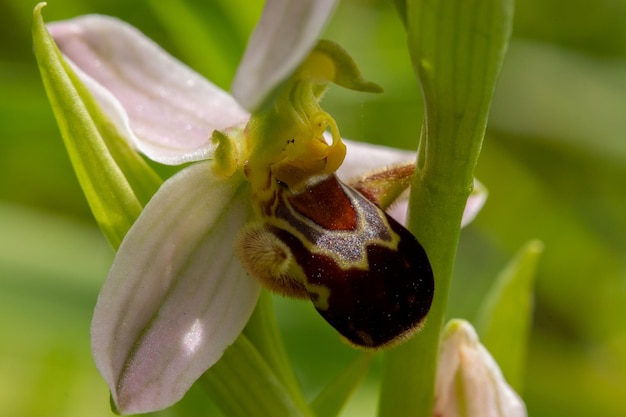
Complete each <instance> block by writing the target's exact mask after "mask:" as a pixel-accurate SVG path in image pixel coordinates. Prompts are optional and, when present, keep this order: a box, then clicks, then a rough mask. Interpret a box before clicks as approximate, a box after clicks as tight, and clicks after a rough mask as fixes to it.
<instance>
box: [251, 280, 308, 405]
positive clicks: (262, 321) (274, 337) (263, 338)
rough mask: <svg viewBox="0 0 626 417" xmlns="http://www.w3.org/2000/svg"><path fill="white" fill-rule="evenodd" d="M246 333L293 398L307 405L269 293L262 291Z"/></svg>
mask: <svg viewBox="0 0 626 417" xmlns="http://www.w3.org/2000/svg"><path fill="white" fill-rule="evenodd" d="M244 333H245V335H246V336H247V337H248V339H249V340H250V342H251V343H252V344H253V345H254V346H255V348H256V349H257V350H258V351H259V353H260V354H261V356H262V357H263V359H264V360H265V361H267V363H268V365H269V366H270V367H271V368H272V370H273V371H274V372H275V373H276V376H277V377H278V379H280V381H281V383H282V384H283V386H284V387H285V389H286V390H287V391H289V394H290V395H291V396H292V398H297V399H298V401H299V402H301V403H306V401H305V399H304V397H303V395H302V390H301V389H300V385H299V384H298V380H297V378H296V375H295V374H294V372H293V368H292V366H291V363H290V362H289V358H288V357H287V352H286V351H285V346H284V344H283V340H282V337H281V334H280V331H279V329H278V323H277V322H276V315H275V314H274V309H273V306H272V296H271V295H270V293H269V292H268V291H266V290H262V291H261V295H260V297H259V301H258V302H257V305H256V308H255V310H254V312H253V313H252V316H251V317H250V320H249V321H248V324H247V325H246V328H245V329H244Z"/></svg>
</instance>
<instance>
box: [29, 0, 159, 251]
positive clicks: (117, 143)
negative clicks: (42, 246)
mask: <svg viewBox="0 0 626 417" xmlns="http://www.w3.org/2000/svg"><path fill="white" fill-rule="evenodd" d="M43 6H45V3H40V4H38V5H37V7H36V8H35V10H34V13H33V28H32V29H33V43H34V51H35V56H36V57H37V63H38V65H39V71H40V73H41V78H42V80H43V84H44V87H45V89H46V93H47V95H48V99H49V100H50V104H51V105H52V109H53V111H54V115H55V117H56V120H57V123H58V125H59V129H60V131H61V136H62V137H63V141H64V143H65V147H66V149H67V152H68V154H69V156H70V160H71V162H72V165H73V166H74V170H75V171H76V175H77V177H78V181H79V183H80V185H81V187H82V189H83V192H84V193H85V196H86V198H87V201H88V203H89V206H90V207H91V211H92V212H93V215H94V217H95V218H96V221H97V222H98V224H99V226H100V229H101V230H102V232H103V233H104V234H105V236H106V237H107V239H108V240H109V242H110V243H111V245H112V246H113V247H114V248H117V247H118V246H119V244H120V242H121V241H122V239H123V237H124V235H125V234H126V232H127V231H128V229H129V228H130V226H131V225H132V224H133V222H134V221H135V219H136V218H137V217H138V216H139V213H140V212H141V210H142V208H143V206H144V205H145V204H146V203H147V202H148V200H149V199H150V197H151V196H152V194H154V192H156V190H157V189H158V188H159V186H160V185H161V179H160V178H159V177H158V176H157V175H156V174H155V173H154V171H153V170H152V169H151V168H150V167H149V166H148V165H147V164H146V163H145V161H144V160H143V159H141V157H140V156H139V155H138V154H137V153H136V152H135V151H134V150H133V149H131V148H130V146H129V145H128V144H127V143H126V142H125V141H124V140H123V139H122V138H121V137H120V136H119V134H118V133H117V131H116V130H115V128H114V127H113V125H112V124H111V123H110V122H109V121H108V120H107V118H106V116H105V115H104V114H103V112H102V111H101V110H100V108H99V106H98V105H97V103H96V102H95V101H94V99H93V97H92V96H91V94H90V93H89V91H88V90H87V89H86V88H85V86H84V85H83V84H82V83H81V81H80V80H79V79H78V77H77V76H76V74H75V73H74V72H73V71H72V70H71V68H70V67H69V66H68V64H67V63H66V62H65V61H64V60H63V57H62V56H61V53H60V52H59V50H58V48H57V47H56V45H55V43H54V40H53V39H52V38H51V36H50V34H49V33H48V31H47V30H46V27H45V24H44V21H43V19H42V17H41V9H42V8H43Z"/></svg>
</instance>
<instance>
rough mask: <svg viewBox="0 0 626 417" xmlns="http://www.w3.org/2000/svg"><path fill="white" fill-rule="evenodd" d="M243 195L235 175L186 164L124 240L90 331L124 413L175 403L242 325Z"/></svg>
mask: <svg viewBox="0 0 626 417" xmlns="http://www.w3.org/2000/svg"><path fill="white" fill-rule="evenodd" d="M249 198H250V196H249V191H248V188H247V184H246V183H245V182H244V181H243V179H242V177H241V176H235V177H233V178H231V179H228V180H224V179H218V178H215V177H214V175H213V174H212V171H211V169H210V165H209V163H208V162H202V163H198V164H193V165H191V166H190V167H188V168H185V169H184V170H182V171H181V172H180V173H179V174H177V175H175V176H174V177H172V178H171V179H170V180H168V181H167V182H165V184H164V185H163V186H162V187H161V189H159V191H158V192H157V193H156V194H155V196H154V197H153V198H152V200H151V201H150V203H149V204H148V205H147V206H146V207H145V209H144V211H143V212H142V214H141V216H140V217H139V219H138V220H137V222H136V223H135V224H134V225H133V227H132V228H131V230H130V231H129V232H128V234H127V236H126V238H125V239H124V241H123V242H122V245H121V246H120V249H119V251H118V253H117V256H116V258H115V262H114V264H113V266H112V268H111V271H110V273H109V276H108V277H107V280H106V281H105V283H104V286H103V288H102V290H101V292H100V295H99V297H98V302H97V305H96V309H95V313H94V318H93V322H92V328H91V332H92V349H93V355H94V358H95V361H96V365H97V367H98V369H99V370H100V372H101V374H102V376H103V377H104V379H105V380H106V382H107V383H108V385H109V388H110V389H111V393H112V395H113V400H114V401H115V403H116V405H117V407H118V410H119V411H120V412H121V413H123V414H134V413H144V412H149V411H154V410H158V409H162V408H165V407H167V406H169V405H171V404H173V403H175V402H176V401H178V400H179V399H180V398H181V397H182V396H183V395H184V393H185V392H186V391H187V390H188V389H189V387H190V386H191V385H192V384H193V382H194V381H195V380H196V379H197V378H198V377H199V376H200V375H201V374H202V373H203V372H204V371H206V370H207V369H208V368H209V367H210V366H211V365H213V364H214V363H215V362H216V361H217V360H218V359H219V358H220V357H221V356H222V354H223V352H224V350H225V349H226V348H227V347H228V346H229V345H230V344H231V343H232V342H233V341H234V340H235V339H236V338H237V336H238V335H239V334H240V333H241V331H242V329H243V327H244V326H245V324H246V323H247V321H248V319H249V317H250V315H251V313H252V310H253V308H254V306H255V303H256V300H257V298H258V295H259V291H260V288H259V285H258V284H257V283H256V282H255V281H254V280H252V279H250V278H249V277H248V276H247V275H246V273H245V272H244V270H243V268H242V266H241V264H240V263H239V261H238V259H237V258H236V255H235V248H234V245H235V239H236V236H237V231H238V230H239V229H240V228H241V227H242V226H243V224H244V223H245V222H246V220H247V219H248V218H249V216H250V205H249Z"/></svg>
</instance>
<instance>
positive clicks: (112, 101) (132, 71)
mask: <svg viewBox="0 0 626 417" xmlns="http://www.w3.org/2000/svg"><path fill="white" fill-rule="evenodd" d="M48 29H49V31H50V33H51V34H52V36H53V38H54V40H55V42H56V43H57V45H58V46H59V49H60V50H61V52H62V53H63V54H64V55H65V57H66V58H67V59H68V60H69V61H71V63H72V64H73V67H74V68H75V69H76V68H78V69H79V70H80V73H79V75H80V76H81V79H82V80H83V82H84V83H85V84H86V85H87V86H88V88H89V89H90V90H91V92H92V94H94V95H95V97H96V99H97V100H98V102H99V104H100V105H101V106H102V107H103V109H104V110H105V112H106V113H107V114H108V115H109V117H110V118H111V119H112V120H114V122H115V123H116V125H117V128H118V129H119V131H120V132H123V133H124V134H125V135H126V136H127V139H128V140H129V141H130V142H131V143H132V144H133V145H134V146H135V147H136V148H137V149H139V150H140V151H141V152H142V153H144V154H145V155H146V156H148V157H149V158H150V159H153V160H155V161H158V162H162V163H166V164H172V165H175V164H180V163H183V162H189V161H197V160H201V159H207V158H210V157H211V156H212V154H213V152H214V150H215V146H214V144H212V143H211V141H210V140H209V139H210V137H211V134H212V132H213V130H215V129H218V130H220V131H228V130H229V129H231V128H233V127H238V126H240V125H242V124H243V123H245V122H246V121H247V120H248V117H249V115H248V113H247V112H246V111H245V110H243V109H242V108H241V107H240V106H239V105H238V104H237V102H235V100H234V99H233V98H232V97H231V96H230V95H229V94H228V93H226V92H225V91H223V90H221V89H220V88H218V87H217V86H215V85H213V84H212V83H210V82H209V81H207V80H206V79H205V78H203V77H202V76H200V75H199V74H197V73H195V72H194V71H192V70H191V69H190V68H188V67H187V66H185V65H184V64H182V63H181V62H180V61H178V60H176V59H175V58H174V57H172V56H170V55H169V54H167V53H166V52H165V51H164V50H163V49H161V48H160V47H159V46H158V45H156V44H155V43H154V42H152V41H151V40H150V39H148V38H147V37H145V36H144V35H143V34H142V33H141V32H139V31H138V30H137V29H135V28H134V27H132V26H130V25H129V24H127V23H125V22H122V21H121V20H118V19H115V18H112V17H106V16H99V15H87V16H82V17H78V18H75V19H72V20H67V21H62V22H56V23H51V24H49V25H48ZM77 72H78V70H77Z"/></svg>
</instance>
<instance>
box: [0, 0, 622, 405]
mask: <svg viewBox="0 0 626 417" xmlns="http://www.w3.org/2000/svg"><path fill="white" fill-rule="evenodd" d="M48 3H49V5H48V7H47V8H45V9H44V18H45V19H46V20H47V21H52V20H58V19H66V18H70V17H73V16H76V15H79V14H84V13H104V14H111V15H114V16H118V17H120V18H122V19H124V20H127V21H129V22H130V23H132V24H134V25H135V26H137V27H139V28H140V29H141V30H142V31H144V32H145V33H146V34H147V35H148V36H150V37H151V38H153V39H155V40H156V41H157V42H158V43H160V44H161V45H162V46H164V47H165V48H166V49H167V50H169V51H170V52H171V53H173V54H174V55H175V56H177V57H179V58H180V59H181V60H183V61H184V62H186V63H188V64H189V65H190V66H192V67H193V68H195V69H196V70H198V71H199V72H201V73H203V74H204V75H206V76H207V77H208V78H209V79H211V80H213V81H214V82H216V83H217V84H218V85H220V86H222V87H223V88H226V89H227V88H228V86H229V85H230V82H231V81H232V77H233V75H234V73H235V69H236V66H237V63H238V60H239V58H240V56H241V54H242V51H243V48H244V46H245V42H246V39H247V37H248V35H249V33H250V31H251V29H252V27H253V25H254V23H255V22H256V20H257V19H258V16H259V14H260V10H261V7H262V3H261V2H258V1H249V0H246V1H243V0H241V1H233V0H216V1H192V0H185V1H175V2H160V1H158V0H135V1H122V0H50V1H49V2H48ZM34 6H35V3H34V2H33V3H31V2H28V1H24V0H0V415H1V416H7V417H9V416H10V417H22V416H24V417H26V416H28V417H39V416H41V417H44V416H57V417H61V416H63V417H64V416H68V417H69V416H77V417H78V416H80V417H83V416H94V417H96V416H111V415H113V414H112V413H111V412H110V410H109V405H108V392H107V389H106V386H105V384H104V382H103V381H102V380H101V379H100V377H99V375H98V373H97V371H96V369H95V367H94V365H93V363H92V360H91V355H90V350H89V349H90V348H89V322H90V319H91V312H92V309H93V306H94V304H95V300H96V297H97V293H98V289H99V286H100V285H101V283H102V281H103V280H104V277H105V276H106V273H107V269H108V267H109V265H110V262H111V259H112V256H113V253H112V251H111V249H110V248H109V247H108V245H107V243H106V242H105V241H104V238H103V237H102V236H101V235H100V233H99V231H98V230H97V228H96V226H95V224H94V222H93V220H92V218H91V215H90V212H89V209H88V207H87V205H86V202H85V200H84V198H83V196H82V193H81V191H80V188H79V186H78V184H77V181H76V179H75V176H74V173H73V171H72V168H71V166H70V163H69V160H68V157H67V156H66V154H65V150H64V148H63V144H62V141H61V138H60V136H59V133H58V130H57V127H56V124H55V121H54V118H53V116H52V112H51V110H50V108H49V105H48V102H47V99H46V96H45V93H44V91H43V87H42V85H41V82H40V79H39V74H38V71H37V68H36V64H35V60H34V56H33V54H32V47H31V39H30V23H31V13H32V9H33V7H34ZM325 36H326V37H327V38H329V39H332V40H335V41H337V42H339V43H340V44H342V45H343V46H344V47H346V48H347V49H348V50H349V51H350V53H351V54H352V55H353V57H354V58H355V59H356V61H357V63H359V65H360V67H361V69H362V71H363V72H364V74H365V76H366V77H367V78H369V79H371V80H374V81H376V82H378V83H379V84H381V85H382V86H383V87H384V88H385V91H386V92H385V94H383V95H380V96H369V95H364V94H358V93H354V92H346V91H341V89H340V88H333V89H331V91H330V92H329V94H328V95H327V98H326V101H325V104H326V108H327V110H328V111H329V112H330V113H331V114H333V115H334V116H335V117H336V120H337V122H338V123H339V127H340V129H341V131H342V134H343V136H344V137H348V138H353V139H357V140H362V141H368V142H376V143H382V144H388V145H393V146H397V147H403V148H406V149H411V148H415V146H416V140H417V135H418V132H419V128H420V124H421V119H422V106H421V98H420V92H419V88H418V86H417V83H416V81H415V79H414V76H413V73H412V69H411V65H410V62H409V59H408V54H407V51H406V48H405V38H404V33H403V28H402V26H401V24H400V22H399V20H398V18H397V17H396V15H395V13H394V10H393V8H392V7H391V5H390V4H389V2H386V1H347V0H346V1H344V2H342V3H341V5H340V7H339V8H338V10H337V12H336V14H335V16H334V18H333V20H332V22H331V23H330V25H329V27H328V28H327V31H326V35H325ZM163 172H164V173H165V174H168V173H171V172H172V170H171V169H169V170H168V169H166V170H163ZM477 176H478V178H480V179H481V181H483V182H484V184H485V185H486V186H487V187H488V189H489V191H490V197H489V200H488V202H487V205H486V206H485V208H484V210H483V211H482V212H481V214H480V215H479V216H478V218H477V220H476V221H475V222H474V223H473V224H472V225H471V226H469V227H468V228H467V229H465V230H464V231H463V233H462V238H461V242H460V246H459V253H458V259H457V265H456V270H455V276H454V280H453V283H452V288H451V295H450V306H449V311H450V317H452V316H454V317H465V318H468V319H470V320H472V319H474V317H475V314H476V311H477V308H478V305H479V303H480V301H481V299H482V297H483V296H484V294H485V292H486V291H487V290H488V288H489V285H490V283H491V282H492V281H493V279H494V278H495V276H496V274H497V273H498V271H499V270H500V269H501V268H502V267H503V266H504V265H505V263H506V262H507V261H508V260H509V259H510V258H511V257H512V256H513V254H514V253H515V252H516V251H517V250H518V249H519V248H520V247H522V246H523V245H524V244H525V243H526V242H527V241H528V240H531V239H540V240H542V241H543V242H544V244H545V252H544V255H543V257H542V259H541V261H540V265H539V273H538V277H537V284H536V298H535V316H534V322H533V330H532V334H531V339H530V346H529V349H528V358H527V362H526V380H525V383H524V388H523V390H522V392H521V394H522V395H523V397H524V399H525V401H526V403H527V406H528V410H529V415H532V416H555V415H567V416H570V417H577V416H581V417H582V416H590V415H594V416H609V417H612V416H616V417H617V416H624V415H626V396H625V395H624V392H626V1H624V0H596V1H594V2H588V1H582V0H569V1H564V0H520V1H518V4H517V6H516V16H515V29H514V37H513V40H512V43H511V45H510V49H509V53H508V56H507V59H506V62H505V64H504V68H503V70H502V76H501V79H500V82H499V84H498V89H497V92H496V96H495V100H494V103H493V107H492V115H491V119H490V122H489V129H488V132H487V137H486V139H485V144H484V148H483V154H482V156H481V159H480V161H479V164H478V171H477ZM276 308H277V311H278V316H279V321H280V324H281V326H282V328H283V330H284V337H285V342H286V344H287V347H288V350H289V354H290V356H291V357H292V359H293V362H294V364H295V366H296V369H297V372H298V375H299V376H300V377H301V381H302V384H303V387H304V389H305V392H306V393H307V395H308V396H310V397H312V396H314V395H315V394H316V393H317V392H318V391H319V390H320V389H321V387H322V386H323V385H324V384H325V383H326V382H327V381H328V380H330V379H331V378H332V377H333V376H334V375H336V374H337V373H338V371H339V369H340V368H341V367H342V366H344V365H345V364H347V363H348V362H349V361H350V359H351V358H354V357H355V355H356V352H354V351H353V350H352V349H351V348H349V347H347V346H345V345H344V344H342V343H341V342H340V341H339V340H338V338H337V337H336V335H335V333H334V332H333V331H332V330H331V329H330V328H329V327H328V326H327V325H325V323H323V320H322V319H321V318H320V317H319V316H318V315H317V314H315V312H314V311H313V308H312V306H311V305H309V304H308V303H302V302H297V301H291V300H284V299H277V300H276ZM379 375H380V363H379V361H377V362H376V363H375V365H374V367H373V369H372V371H371V372H370V374H369V376H368V378H367V380H366V382H365V383H364V385H363V386H362V387H361V388H360V389H359V390H358V392H357V394H356V395H357V398H356V399H355V400H354V401H352V402H351V403H350V404H349V406H348V407H347V409H346V410H345V411H344V414H343V416H345V417H347V416H373V415H374V413H375V408H376V401H377V397H376V395H377V394H376V393H377V380H378V378H379ZM196 407H204V409H206V410H209V411H207V412H206V413H202V414H200V413H198V412H194V411H193V410H194V409H195V408H196ZM159 414H160V415H163V416H166V415H172V416H174V415H176V416H179V415H180V416H183V415H219V414H218V412H217V411H216V410H214V409H213V407H212V406H211V404H210V403H209V402H208V401H207V400H206V399H205V397H204V395H203V393H202V391H201V389H200V388H194V389H192V390H191V391H190V393H189V394H188V396H187V397H186V398H185V399H184V400H183V401H182V402H181V403H180V404H179V405H177V406H176V407H174V408H172V409H170V410H167V411H165V412H161V413H159Z"/></svg>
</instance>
